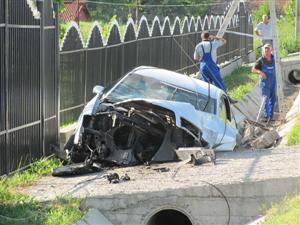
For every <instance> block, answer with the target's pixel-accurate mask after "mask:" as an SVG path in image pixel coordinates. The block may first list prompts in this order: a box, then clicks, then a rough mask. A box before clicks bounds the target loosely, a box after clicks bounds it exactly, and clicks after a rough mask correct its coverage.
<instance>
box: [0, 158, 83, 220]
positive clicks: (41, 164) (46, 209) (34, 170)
mask: <svg viewBox="0 0 300 225" xmlns="http://www.w3.org/2000/svg"><path fill="white" fill-rule="evenodd" d="M58 166H61V162H60V161H59V160H58V159H47V160H39V161H37V162H35V163H33V164H32V165H30V167H29V168H28V169H27V170H25V171H21V172H17V173H15V174H14V175H12V176H8V177H4V178H1V179H0V225H18V224H32V225H41V224H45V225H53V224H60V225H68V224H73V223H74V222H76V221H78V220H79V219H81V218H82V217H83V216H84V215H85V211H81V210H80V209H79V205H80V200H79V199H75V198H57V199H55V200H53V201H51V202H49V203H47V204H45V203H44V204H42V203H40V202H38V201H36V200H35V199H34V198H32V197H30V196H28V195H26V194H23V193H19V192H17V189H18V188H20V187H22V186H24V185H29V184H32V183H33V182H34V181H36V180H37V179H39V178H40V177H41V176H43V175H46V174H49V173H50V172H51V171H52V168H55V167H58Z"/></svg>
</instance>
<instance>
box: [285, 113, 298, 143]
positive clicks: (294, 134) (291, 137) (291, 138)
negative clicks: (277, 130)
mask: <svg viewBox="0 0 300 225" xmlns="http://www.w3.org/2000/svg"><path fill="white" fill-rule="evenodd" d="M287 144H288V145H289V146H292V145H300V115H299V116H298V118H297V121H296V123H295V125H294V126H293V128H292V129H291V131H290V133H289V134H288V142H287Z"/></svg>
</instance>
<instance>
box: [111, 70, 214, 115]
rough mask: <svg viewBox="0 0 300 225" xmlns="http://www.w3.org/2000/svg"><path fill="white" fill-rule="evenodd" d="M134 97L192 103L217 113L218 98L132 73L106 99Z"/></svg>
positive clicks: (116, 100) (113, 100)
mask: <svg viewBox="0 0 300 225" xmlns="http://www.w3.org/2000/svg"><path fill="white" fill-rule="evenodd" d="M133 98H144V99H159V100H168V101H176V102H185V103H190V104H192V105H193V106H194V107H195V109H197V110H203V109H204V111H205V112H208V113H213V114H215V113H216V112H215V111H216V110H215V104H216V100H215V99H213V98H210V99H209V102H208V96H206V95H203V94H200V93H196V92H193V91H190V90H186V89H183V88H181V87H177V86H173V85H171V84H168V83H165V82H162V81H160V80H157V79H154V78H152V77H146V76H142V75H139V74H135V73H133V74H130V75H128V76H127V77H126V78H125V79H123V80H122V81H121V82H120V83H119V84H118V85H117V86H115V87H114V88H113V89H112V90H111V91H110V92H108V95H107V96H106V99H107V100H109V101H111V102H118V101H123V100H127V99H133Z"/></svg>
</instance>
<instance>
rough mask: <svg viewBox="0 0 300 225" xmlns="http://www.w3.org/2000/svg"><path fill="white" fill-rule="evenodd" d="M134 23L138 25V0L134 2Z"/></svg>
mask: <svg viewBox="0 0 300 225" xmlns="http://www.w3.org/2000/svg"><path fill="white" fill-rule="evenodd" d="M135 4H136V6H135V23H136V25H138V23H139V5H140V0H136V1H135Z"/></svg>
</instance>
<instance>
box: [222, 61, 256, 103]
mask: <svg viewBox="0 0 300 225" xmlns="http://www.w3.org/2000/svg"><path fill="white" fill-rule="evenodd" d="M224 82H225V85H226V87H227V90H228V94H229V95H230V96H231V97H232V98H233V99H235V100H237V99H241V98H242V97H243V96H244V95H245V94H246V93H248V92H250V91H251V90H252V89H253V87H254V86H255V84H256V83H257V82H258V76H257V74H252V73H251V66H241V67H239V68H238V69H236V70H234V71H233V72H232V73H231V74H230V75H229V76H226V77H224Z"/></svg>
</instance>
